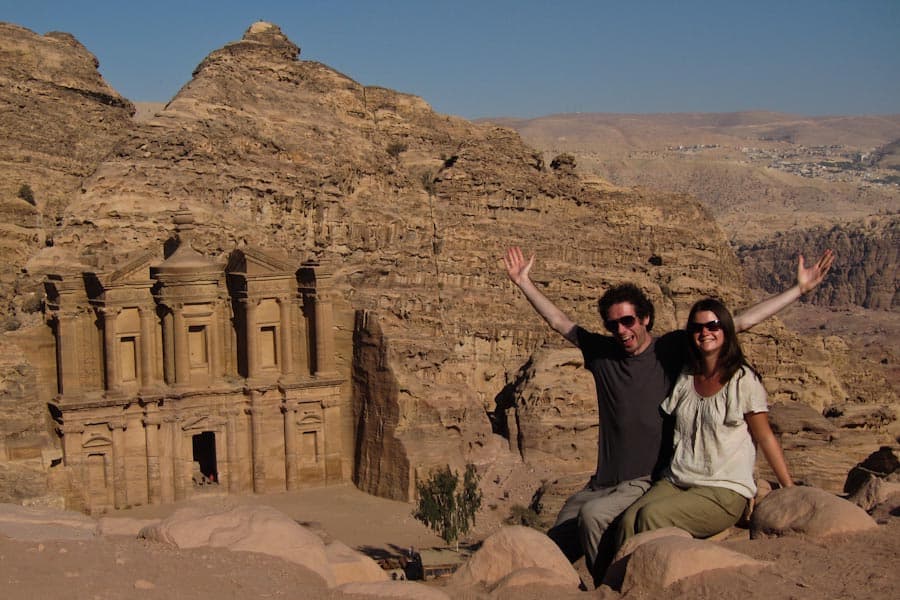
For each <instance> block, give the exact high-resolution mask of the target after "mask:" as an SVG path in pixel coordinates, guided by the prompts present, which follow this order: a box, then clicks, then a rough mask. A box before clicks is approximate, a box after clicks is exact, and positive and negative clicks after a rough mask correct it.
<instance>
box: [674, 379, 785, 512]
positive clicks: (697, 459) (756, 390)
mask: <svg viewBox="0 0 900 600" xmlns="http://www.w3.org/2000/svg"><path fill="white" fill-rule="evenodd" d="M766 397H767V396H766V389H765V388H764V387H763V385H762V382H761V381H760V380H759V378H758V377H757V376H756V374H755V373H753V371H751V370H750V369H747V368H741V370H739V371H738V372H737V373H735V374H734V376H733V377H732V378H731V379H730V380H729V381H728V383H727V384H725V386H723V387H722V389H721V390H719V391H718V392H716V393H715V394H714V395H713V396H710V397H703V396H700V395H699V394H698V393H697V391H696V390H695V389H694V378H693V376H692V375H690V374H689V373H682V374H681V375H680V376H679V377H678V380H677V381H676V382H675V388H674V389H673V390H672V394H671V395H670V396H669V397H668V398H666V399H665V400H664V401H663V403H662V409H663V411H665V412H666V413H667V414H670V415H674V417H675V452H674V455H673V457H672V464H671V465H670V467H669V470H668V472H667V473H666V478H667V479H668V480H669V481H671V482H672V483H674V484H675V485H678V486H681V487H689V486H695V485H706V486H713V487H724V488H728V489H730V490H733V491H735V492H737V493H738V494H740V495H741V496H744V497H745V498H752V497H753V496H755V495H756V482H755V481H754V480H753V467H754V464H755V462H756V447H755V445H754V443H753V440H752V438H751V437H750V431H749V429H748V428H747V422H746V421H745V420H744V415H745V414H747V413H756V412H768V410H769V407H768V404H767V403H766Z"/></svg>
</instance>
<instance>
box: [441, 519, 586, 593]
mask: <svg viewBox="0 0 900 600" xmlns="http://www.w3.org/2000/svg"><path fill="white" fill-rule="evenodd" d="M530 569H542V570H543V571H546V572H545V573H542V578H543V581H542V583H543V584H544V585H554V586H561V587H569V588H571V589H576V588H578V586H579V585H580V584H581V579H580V578H579V577H578V573H576V572H575V570H574V569H573V568H572V566H571V565H570V564H569V561H568V560H567V559H566V557H565V556H564V555H563V553H562V552H561V551H560V549H559V548H558V547H557V546H556V544H555V543H554V542H553V541H552V540H551V539H550V538H548V537H547V536H546V535H544V534H543V533H541V532H539V531H535V530H534V529H530V528H528V527H522V526H514V527H504V528H503V529H501V530H500V531H498V532H497V533H495V534H494V535H492V536H490V537H489V538H487V539H486V540H484V543H483V544H482V545H481V548H479V549H478V551H477V552H476V553H475V554H474V555H473V556H472V557H471V558H470V559H469V560H468V561H467V562H466V563H465V564H464V565H463V566H462V567H460V568H459V569H458V570H457V571H456V572H455V573H454V574H453V576H452V578H451V584H452V585H454V586H460V587H468V586H475V585H479V586H484V587H486V588H488V589H495V588H505V587H515V585H522V583H518V584H517V583H515V582H516V579H513V578H511V576H512V575H514V574H517V573H518V572H520V571H526V572H528V571H529V570H530ZM518 577H521V578H527V577H528V576H527V575H526V574H519V575H518Z"/></svg>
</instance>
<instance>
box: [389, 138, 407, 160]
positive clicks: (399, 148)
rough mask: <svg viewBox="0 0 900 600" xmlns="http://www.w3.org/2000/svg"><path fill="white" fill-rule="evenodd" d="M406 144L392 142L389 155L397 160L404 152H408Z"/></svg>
mask: <svg viewBox="0 0 900 600" xmlns="http://www.w3.org/2000/svg"><path fill="white" fill-rule="evenodd" d="M406 148H407V146H406V144H404V143H403V142H391V143H390V144H388V146H387V153H388V154H390V155H391V156H392V157H393V158H397V157H398V156H400V155H401V154H403V153H404V152H406Z"/></svg>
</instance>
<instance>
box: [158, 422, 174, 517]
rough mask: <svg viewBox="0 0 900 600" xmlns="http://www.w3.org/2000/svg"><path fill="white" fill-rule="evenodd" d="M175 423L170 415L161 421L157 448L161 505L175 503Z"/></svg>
mask: <svg viewBox="0 0 900 600" xmlns="http://www.w3.org/2000/svg"><path fill="white" fill-rule="evenodd" d="M176 428H177V423H176V422H175V420H174V418H173V417H172V416H171V415H167V416H166V417H165V418H163V419H162V426H161V428H160V429H161V431H160V436H159V437H160V445H159V446H160V447H159V487H160V498H161V500H162V503H163V504H171V503H173V502H175V452H174V448H173V444H174V439H175V434H174V432H173V430H174V429H176Z"/></svg>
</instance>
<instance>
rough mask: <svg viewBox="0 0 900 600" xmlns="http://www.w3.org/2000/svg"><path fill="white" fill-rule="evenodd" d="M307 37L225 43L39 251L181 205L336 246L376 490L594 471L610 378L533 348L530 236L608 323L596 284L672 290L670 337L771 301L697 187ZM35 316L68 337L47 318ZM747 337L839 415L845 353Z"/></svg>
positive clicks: (339, 304) (363, 467)
mask: <svg viewBox="0 0 900 600" xmlns="http://www.w3.org/2000/svg"><path fill="white" fill-rule="evenodd" d="M298 55H299V49H298V48H297V46H296V45H294V44H293V43H292V42H291V41H290V40H288V39H287V38H286V37H285V36H284V35H283V34H282V33H281V32H280V30H279V29H278V28H277V27H276V26H274V25H270V24H267V23H256V24H254V25H253V26H251V27H250V28H249V29H248V31H247V32H246V33H245V35H244V37H243V38H242V39H241V40H240V41H237V42H234V43H231V44H228V45H226V46H225V47H223V48H221V49H219V50H217V51H215V52H213V53H212V54H210V55H209V56H208V57H207V58H206V59H205V60H204V61H203V62H202V63H201V64H200V65H199V66H198V67H197V69H196V71H195V73H194V77H193V79H192V80H191V82H190V83H188V84H187V85H186V86H185V87H184V88H183V89H182V90H181V91H180V92H179V93H178V94H177V96H176V97H175V98H174V99H173V100H172V101H171V102H170V103H169V104H168V105H167V106H166V107H165V109H164V110H162V111H161V112H159V113H158V114H157V115H156V116H154V117H152V118H150V119H148V120H147V121H145V122H142V123H140V124H137V125H135V126H134V127H133V128H130V129H126V130H125V137H124V138H123V139H122V140H121V141H120V142H119V143H117V145H116V146H115V150H114V152H112V153H111V154H110V155H109V156H108V157H107V158H106V159H105V160H104V161H102V162H101V163H100V164H99V165H98V166H97V168H96V169H93V170H91V171H90V172H89V173H85V175H86V177H85V178H84V179H83V181H82V182H81V186H80V191H79V193H75V194H71V195H69V196H66V197H65V198H64V199H65V200H66V202H64V203H63V204H65V205H66V209H65V210H64V212H63V216H62V218H61V220H60V223H59V225H58V226H54V227H53V228H52V238H53V240H54V245H53V247H49V248H45V249H44V250H42V251H41V252H40V253H38V254H36V255H35V256H33V257H32V259H31V260H30V261H29V263H28V265H27V268H28V271H29V272H30V273H40V272H41V271H42V270H47V269H51V268H57V267H58V265H59V264H61V263H62V262H70V261H72V262H81V263H84V262H91V261H94V262H96V260H97V259H98V258H100V257H116V256H120V255H122V254H124V253H125V252H127V251H131V250H137V249H142V248H147V247H157V246H159V243H160V242H162V241H163V240H165V239H166V238H167V237H168V235H169V233H170V222H171V216H172V214H173V212H174V211H176V210H177V209H178V208H179V206H181V205H182V204H183V205H185V206H187V207H188V208H189V209H190V210H191V211H192V212H193V214H194V215H195V217H196V220H197V228H196V237H195V240H196V243H195V247H196V248H197V249H198V250H200V251H202V252H204V253H206V254H207V255H210V256H213V257H217V256H219V255H221V254H223V253H226V252H229V251H230V250H231V249H233V248H234V247H236V246H241V245H242V244H244V243H253V244H256V245H260V246H263V247H266V246H268V247H277V248H280V249H282V250H284V251H286V252H288V253H290V254H292V255H294V256H295V257H297V258H300V259H302V258H315V259H316V260H318V261H320V263H322V264H323V265H327V266H328V267H329V268H330V269H332V270H333V272H334V286H335V290H334V291H335V295H336V306H335V309H336V310H335V334H336V342H337V351H338V359H337V367H338V369H339V370H340V372H341V374H342V375H343V376H344V377H345V378H346V379H347V380H348V382H350V384H349V385H347V386H346V389H345V397H344V402H345V409H344V411H343V414H344V415H345V417H346V418H345V423H344V425H343V442H344V448H345V451H346V452H348V453H349V456H348V460H352V463H353V466H354V471H353V479H354V481H355V482H356V483H357V485H358V486H359V487H360V488H361V489H363V490H365V491H368V492H371V493H376V494H379V495H383V496H388V497H392V498H399V499H406V498H409V497H410V494H411V492H412V490H413V489H414V481H415V478H416V477H417V476H418V475H419V474H420V473H421V472H423V471H424V470H426V469H428V468H429V467H431V466H433V465H437V464H446V463H450V464H452V465H455V466H459V465H461V464H462V463H463V462H465V461H473V462H476V463H478V464H479V465H480V466H482V467H483V468H484V469H485V470H487V471H488V472H492V473H494V474H496V477H493V476H492V477H491V479H492V480H494V481H502V480H503V477H507V476H508V475H509V473H510V472H511V471H513V470H516V469H522V468H523V464H524V463H523V462H522V456H524V459H525V460H526V461H531V460H535V461H543V462H544V463H545V464H553V465H556V464H561V463H562V461H564V460H566V459H568V458H570V457H572V456H577V457H578V458H579V461H580V464H583V465H585V466H586V470H590V469H591V468H592V467H593V464H592V463H593V461H594V458H595V449H594V446H593V444H595V436H596V406H594V405H593V403H592V402H591V401H590V398H592V394H593V391H592V390H591V388H590V383H589V382H588V381H587V380H586V379H585V378H584V377H583V376H582V375H583V373H578V372H576V371H575V368H574V365H575V364H576V363H577V357H576V358H574V359H573V358H572V357H568V358H566V359H564V360H563V361H562V362H559V361H557V360H556V359H552V360H543V359H541V358H539V357H538V358H535V359H532V360H531V362H530V363H529V360H530V358H531V357H532V355H533V353H534V352H535V351H536V350H537V349H539V348H542V347H545V346H546V351H550V352H555V351H556V350H557V349H558V348H559V347H561V345H560V343H559V340H557V339H556V338H555V337H554V336H553V335H552V334H551V333H550V332H549V330H548V328H547V327H546V326H545V325H544V324H543V323H542V322H541V321H540V320H539V318H538V317H536V316H535V315H534V314H533V311H532V310H531V308H530V307H529V306H528V305H527V303H526V302H525V300H524V299H522V298H521V297H520V296H519V295H518V294H517V293H516V292H515V290H514V288H513V287H512V285H511V284H510V283H509V282H508V281H507V280H506V277H505V274H504V272H503V268H502V264H501V263H500V261H499V257H500V255H501V253H502V251H503V249H504V248H505V247H506V246H508V245H511V244H521V245H523V246H525V247H526V249H527V250H529V251H536V252H537V254H538V264H537V267H536V268H535V272H534V277H535V279H536V281H537V282H538V284H539V285H540V286H541V287H543V288H544V290H545V291H546V293H547V294H548V295H549V296H551V297H552V298H554V299H555V300H557V301H558V303H559V305H560V307H561V308H563V309H564V310H566V311H567V312H569V313H570V314H571V315H572V316H573V317H574V318H576V319H577V320H578V321H579V322H582V323H584V324H585V325H586V326H588V327H591V328H596V327H597V325H598V319H597V316H596V313H595V301H596V297H597V296H598V295H599V294H600V293H601V291H602V290H603V289H604V288H605V287H607V286H609V285H611V284H614V283H617V282H621V281H625V280H630V281H634V282H636V283H638V284H639V285H641V286H642V287H644V288H646V289H647V290H648V291H649V292H650V294H651V295H652V297H653V299H654V301H655V302H656V305H657V313H658V318H657V326H656V330H657V331H660V332H662V331H666V330H667V329H670V328H673V327H675V326H677V325H678V324H681V323H682V322H683V321H684V319H685V317H686V314H687V309H688V308H689V307H690V305H691V303H692V302H693V301H694V300H695V299H697V298H698V297H700V296H702V295H716V296H719V297H721V298H723V299H724V300H725V301H726V302H727V303H728V304H729V305H731V306H733V307H735V308H740V307H741V306H746V305H747V304H748V302H749V300H750V296H749V293H748V290H747V289H746V287H745V285H744V283H743V279H742V275H741V271H740V264H739V263H738V261H737V259H736V257H735V255H734V253H733V252H732V251H731V250H730V249H729V247H728V245H727V243H726V239H725V236H724V235H723V233H722V232H721V230H720V229H719V228H718V227H717V226H716V225H715V223H714V222H713V220H712V219H711V217H710V215H709V214H708V213H707V212H706V210H705V209H703V208H702V207H701V206H700V205H699V204H698V203H697V202H695V201H694V200H692V199H691V198H689V197H686V196H680V195H672V194H668V193H656V192H640V191H632V190H624V189H619V188H615V187H614V186H611V185H609V184H605V183H603V182H597V181H589V180H587V179H581V178H578V177H576V176H574V175H572V174H571V173H569V172H568V171H567V170H565V169H559V170H553V169H550V168H547V167H546V166H545V165H544V162H543V160H542V158H541V156H540V154H539V153H537V152H536V151H534V150H532V149H531V148H529V147H527V146H525V145H524V144H523V143H522V141H521V140H520V138H519V137H518V136H517V135H516V134H515V133H513V132H512V131H510V130H508V129H503V128H498V127H494V126H490V125H478V124H473V123H470V122H467V121H464V120H461V119H457V118H453V117H448V116H444V115H440V114H437V113H435V112H433V111H432V110H431V108H430V107H429V106H428V105H427V104H426V103H425V102H424V101H422V100H421V99H420V98H417V97H415V96H411V95H408V94H404V93H400V92H395V91H392V90H387V89H384V88H378V87H367V86H363V85H360V84H359V83H357V82H355V81H353V80H352V79H350V78H349V77H347V76H345V75H343V74H341V73H338V72H336V71H334V70H333V69H330V68H328V67H326V66H325V65H322V64H320V63H317V62H311V61H303V60H298ZM76 171H77V170H76ZM77 174H78V173H77V172H76V174H74V175H72V177H76V176H77ZM28 331H29V332H30V334H31V335H33V336H34V337H35V339H40V340H43V342H46V341H47V339H48V337H49V332H48V331H47V328H46V327H44V326H43V325H41V324H34V325H33V326H31V327H30V329H28ZM50 342H51V344H52V340H50ZM746 344H747V346H748V348H749V349H750V351H751V353H752V355H753V357H754V359H755V360H756V362H757V363H758V364H759V366H760V367H761V369H762V370H763V371H764V372H765V373H766V375H767V385H768V387H769V390H770V393H771V394H772V396H773V398H774V399H784V400H788V399H790V400H797V401H802V402H805V403H807V404H809V405H811V406H814V407H815V408H816V409H818V410H822V409H824V408H825V407H826V406H830V405H832V404H835V403H838V402H842V401H844V399H845V398H846V397H847V393H846V391H845V389H844V386H843V384H842V382H841V381H839V380H838V378H837V377H836V376H835V375H834V373H833V371H832V370H831V369H830V367H829V360H830V356H829V354H828V352H827V350H826V349H825V348H824V347H822V346H815V345H813V346H810V345H809V344H808V343H807V342H804V341H803V340H801V339H800V338H799V337H798V336H796V335H795V334H793V333H791V332H789V331H788V330H787V329H785V328H784V327H783V326H782V325H781V324H780V323H779V322H777V321H772V322H769V323H767V324H765V325H763V326H760V327H759V328H758V331H754V332H753V333H751V334H748V336H747V337H746ZM51 347H52V346H51ZM28 355H29V359H30V360H31V361H32V363H34V364H35V365H36V366H35V369H36V370H37V371H38V372H40V373H43V374H44V375H45V377H42V378H41V379H42V381H43V382H44V383H43V384H39V385H38V386H37V392H36V394H35V395H36V400H37V402H38V403H43V402H46V400H47V399H48V398H47V396H48V395H52V383H53V378H54V375H53V372H52V368H48V366H47V365H48V363H51V362H52V356H48V355H47V353H46V345H45V346H44V347H43V348H39V347H37V346H34V347H31V348H30V349H29V351H28ZM573 361H574V362H573ZM526 364H530V365H531V366H530V367H527V368H525V369H524V370H523V371H522V373H520V368H522V367H523V365H526ZM529 369H531V371H529ZM535 369H540V372H535V371H534V370H535ZM525 373H527V376H526V375H524V374H525ZM527 381H533V382H535V384H534V385H539V386H540V390H537V391H529V390H528V389H526V388H525V387H523V386H524V385H526V384H527ZM41 385H43V386H44V387H41ZM570 386H571V387H570ZM539 413H540V414H539ZM544 414H547V415H552V418H551V419H550V421H546V420H543V419H544V417H543V416H542V415H544ZM530 415H534V416H530ZM510 438H514V439H510ZM873 443H874V444H876V445H877V442H873ZM543 457H546V460H545V459H544V458H543ZM854 460H858V459H854ZM492 469H493V471H491V470H492Z"/></svg>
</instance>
